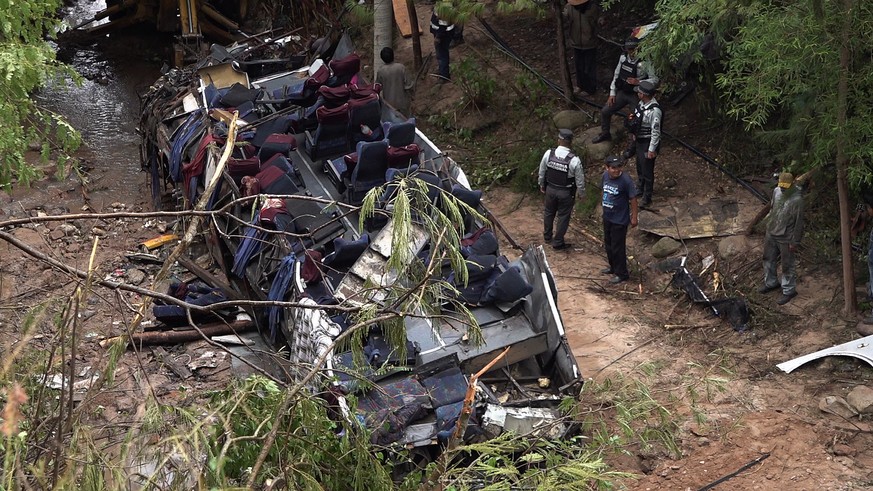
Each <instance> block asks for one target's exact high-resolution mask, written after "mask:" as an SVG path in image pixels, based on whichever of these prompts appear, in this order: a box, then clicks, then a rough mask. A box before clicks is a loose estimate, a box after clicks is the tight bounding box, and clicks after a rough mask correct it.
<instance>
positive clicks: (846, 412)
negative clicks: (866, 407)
mask: <svg viewBox="0 0 873 491" xmlns="http://www.w3.org/2000/svg"><path fill="white" fill-rule="evenodd" d="M818 408H819V409H821V410H822V411H824V412H826V413H831V414H836V415H837V416H840V417H842V418H845V419H849V418H851V417H853V416H857V415H858V411H856V410H855V408H853V407H852V406H850V405H849V403H848V402H846V400H845V399H843V398H842V397H840V396H825V397H823V398H822V399H821V401H819V402H818Z"/></svg>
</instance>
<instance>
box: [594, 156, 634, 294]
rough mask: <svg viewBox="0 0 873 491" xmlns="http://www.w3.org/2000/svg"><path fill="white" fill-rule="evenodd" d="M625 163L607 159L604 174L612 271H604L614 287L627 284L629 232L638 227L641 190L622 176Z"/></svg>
mask: <svg viewBox="0 0 873 491" xmlns="http://www.w3.org/2000/svg"><path fill="white" fill-rule="evenodd" d="M623 165H624V159H620V158H618V157H607V158H606V171H604V172H603V179H602V180H601V182H602V187H603V202H602V206H603V244H604V245H605V246H606V259H607V260H608V261H609V267H608V268H606V269H604V270H603V271H601V273H603V274H608V275H612V278H610V279H609V282H610V283H612V284H613V285H615V284H618V283H621V282H622V281H627V280H628V279H629V278H630V273H629V272H628V269H627V245H626V242H627V229H628V225H630V226H631V227H636V226H637V212H638V209H637V190H636V188H635V187H634V181H633V179H631V178H630V176H628V175H627V174H625V173H624V172H622V166H623Z"/></svg>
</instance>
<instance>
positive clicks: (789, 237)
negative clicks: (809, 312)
mask: <svg viewBox="0 0 873 491" xmlns="http://www.w3.org/2000/svg"><path fill="white" fill-rule="evenodd" d="M765 220H767V234H766V235H765V237H764V286H762V287H761V288H758V293H768V292H771V291H773V290H777V289H779V286H780V282H779V280H778V279H777V277H776V262H777V261H779V260H780V259H781V262H782V282H781V286H782V296H781V297H780V298H779V300H777V301H776V304H777V305H785V304H786V303H788V302H790V301H791V299H792V298H794V297H796V296H797V269H796V264H795V262H796V261H795V257H794V254H795V253H796V252H797V246H799V245H800V239H801V237H803V197H802V196H801V193H800V188H799V187H798V186H795V185H794V176H793V175H792V174H791V173H790V172H783V173H781V174H779V184H778V185H777V186H776V189H774V190H773V199H772V200H771V201H770V213H768V214H767V217H766V218H765Z"/></svg>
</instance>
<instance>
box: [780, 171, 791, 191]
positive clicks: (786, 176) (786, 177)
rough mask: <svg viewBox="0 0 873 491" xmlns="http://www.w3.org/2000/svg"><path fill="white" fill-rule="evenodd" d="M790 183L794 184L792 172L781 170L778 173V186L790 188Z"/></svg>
mask: <svg viewBox="0 0 873 491" xmlns="http://www.w3.org/2000/svg"><path fill="white" fill-rule="evenodd" d="M792 184H794V174H792V173H790V172H783V173H781V174H779V187H780V188H790V187H791V185H792Z"/></svg>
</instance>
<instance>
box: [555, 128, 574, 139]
mask: <svg viewBox="0 0 873 491" xmlns="http://www.w3.org/2000/svg"><path fill="white" fill-rule="evenodd" d="M558 138H560V139H562V140H567V141H570V140H572V139H573V130H568V129H567V128H561V129H559V130H558Z"/></svg>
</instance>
